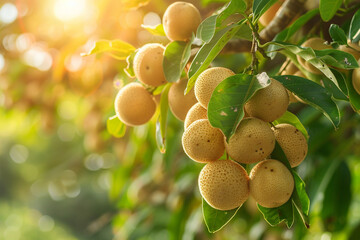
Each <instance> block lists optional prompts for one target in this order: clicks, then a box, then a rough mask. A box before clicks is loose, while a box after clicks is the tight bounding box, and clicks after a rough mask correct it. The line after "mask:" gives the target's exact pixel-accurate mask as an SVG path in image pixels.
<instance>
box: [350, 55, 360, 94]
mask: <svg viewBox="0 0 360 240" xmlns="http://www.w3.org/2000/svg"><path fill="white" fill-rule="evenodd" d="M358 63H359V64H360V59H359V60H358ZM352 84H353V86H354V89H355V91H356V92H357V93H358V94H360V68H356V69H354V71H353V74H352Z"/></svg>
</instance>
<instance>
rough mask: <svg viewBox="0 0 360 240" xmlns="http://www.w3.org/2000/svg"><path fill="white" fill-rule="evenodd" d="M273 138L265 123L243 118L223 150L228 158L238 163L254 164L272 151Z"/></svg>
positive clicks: (273, 145) (255, 119)
mask: <svg viewBox="0 0 360 240" xmlns="http://www.w3.org/2000/svg"><path fill="white" fill-rule="evenodd" d="M274 147H275V136H274V133H273V132H272V131H271V128H270V126H269V124H268V123H267V122H264V121H262V120H260V119H257V118H252V117H250V118H244V119H243V120H242V121H241V122H240V124H239V126H238V128H237V129H236V132H235V134H234V135H232V136H231V138H230V140H229V143H227V142H225V148H226V151H227V153H228V154H229V156H230V157H231V158H232V159H234V160H235V161H237V162H239V163H246V164H250V163H256V162H259V161H261V160H263V159H265V158H266V157H267V156H269V155H270V153H271V152H272V151H273V150H274Z"/></svg>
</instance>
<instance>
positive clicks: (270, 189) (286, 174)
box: [249, 159, 294, 208]
mask: <svg viewBox="0 0 360 240" xmlns="http://www.w3.org/2000/svg"><path fill="white" fill-rule="evenodd" d="M249 185H250V195H251V196H252V197H253V198H254V199H255V201H256V202H257V203H258V204H260V205H261V206H263V207H267V208H275V207H279V206H281V205H283V204H284V203H286V202H287V201H288V200H289V199H290V197H291V194H292V192H293V190H294V178H293V176H292V174H291V172H290V171H289V169H287V168H286V166H285V165H284V164H282V163H281V162H280V161H278V160H274V159H267V160H264V161H262V162H259V163H258V164H256V166H255V167H253V169H251V172H250V184H249Z"/></svg>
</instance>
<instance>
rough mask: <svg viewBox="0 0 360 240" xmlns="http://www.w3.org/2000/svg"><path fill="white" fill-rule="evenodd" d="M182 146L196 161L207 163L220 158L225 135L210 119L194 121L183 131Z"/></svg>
mask: <svg viewBox="0 0 360 240" xmlns="http://www.w3.org/2000/svg"><path fill="white" fill-rule="evenodd" d="M182 146H183V148H184V151H185V153H186V154H187V155H188V156H189V157H190V158H191V159H192V160H194V161H195V162H200V163H206V162H210V161H215V160H217V159H219V158H220V157H221V156H222V155H223V153H224V149H225V146H224V135H223V134H222V132H221V131H220V130H219V129H217V128H214V127H213V126H211V125H210V122H209V120H207V119H200V120H197V121H195V122H193V123H192V124H191V125H190V126H189V127H188V128H187V129H186V130H185V132H184V133H183V136H182Z"/></svg>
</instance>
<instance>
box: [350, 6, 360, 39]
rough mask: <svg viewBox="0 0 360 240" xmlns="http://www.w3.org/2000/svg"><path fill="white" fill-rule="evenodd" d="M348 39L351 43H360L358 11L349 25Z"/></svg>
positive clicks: (359, 14)
mask: <svg viewBox="0 0 360 240" xmlns="http://www.w3.org/2000/svg"><path fill="white" fill-rule="evenodd" d="M349 39H350V40H351V41H352V42H358V41H360V9H359V10H357V11H356V13H355V14H354V16H353V18H352V19H351V23H350V30H349Z"/></svg>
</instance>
